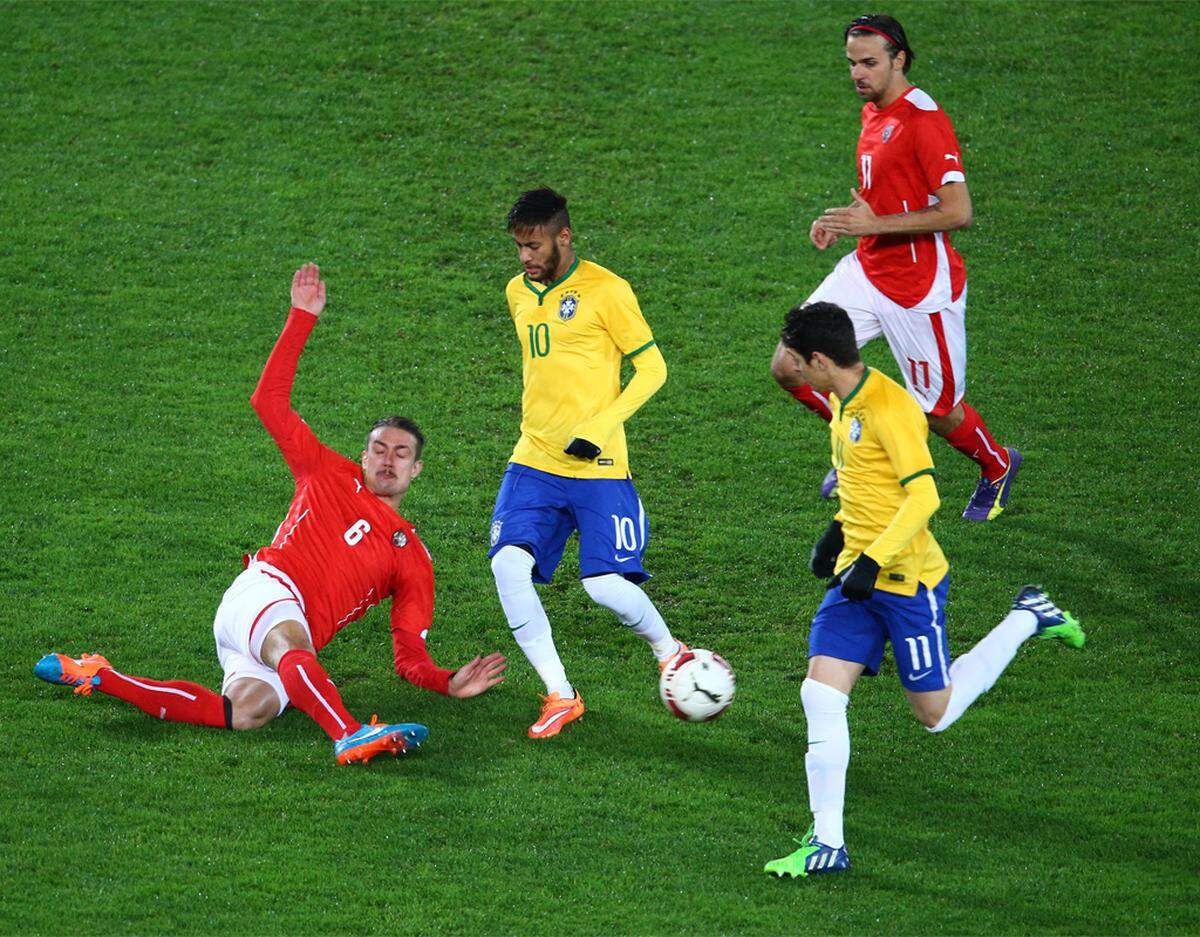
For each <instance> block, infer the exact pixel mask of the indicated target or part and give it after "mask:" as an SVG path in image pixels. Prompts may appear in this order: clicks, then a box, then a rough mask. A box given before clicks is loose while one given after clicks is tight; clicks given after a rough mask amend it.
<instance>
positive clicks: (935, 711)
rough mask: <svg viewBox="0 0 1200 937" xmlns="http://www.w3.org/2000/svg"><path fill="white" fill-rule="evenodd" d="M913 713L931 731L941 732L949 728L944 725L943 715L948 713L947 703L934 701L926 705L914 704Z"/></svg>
mask: <svg viewBox="0 0 1200 937" xmlns="http://www.w3.org/2000/svg"><path fill="white" fill-rule="evenodd" d="M913 715H914V716H916V717H917V722H919V723H921V725H923V726H924V727H925V728H926V729H928V730H929V731H930V732H941V731H942V730H943V729H945V728H947V727H946V726H944V725H942V717H943V716H945V715H946V703H944V702H943V703H934V704H930V705H926V706H914V707H913Z"/></svg>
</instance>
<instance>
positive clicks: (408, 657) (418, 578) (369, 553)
mask: <svg viewBox="0 0 1200 937" xmlns="http://www.w3.org/2000/svg"><path fill="white" fill-rule="evenodd" d="M324 308H325V284H324V282H322V281H321V278H320V271H319V270H318V268H317V266H316V265H315V264H306V265H305V266H303V267H301V268H300V269H299V270H298V271H296V275H295V277H294V278H293V279H292V309H291V312H290V314H289V315H288V319H287V324H286V325H285V326H284V328H283V334H282V335H280V337H279V341H278V342H277V343H276V345H275V350H274V351H272V352H271V356H270V358H268V359H267V364H266V367H265V368H264V369H263V373H262V377H261V379H260V380H259V382H258V387H257V388H256V389H255V391H254V395H253V396H252V397H251V398H250V402H251V403H252V404H253V406H254V409H255V411H256V412H257V413H258V416H259V418H260V419H261V420H262V422H263V425H264V426H265V427H266V429H267V432H269V433H270V434H271V437H272V438H273V439H274V440H275V443H276V445H278V447H279V450H280V452H282V453H283V458H284V460H285V461H286V462H287V465H288V468H289V469H291V471H292V475H293V476H295V479H296V493H295V495H294V496H293V499H292V505H291V508H290V510H289V511H288V514H287V517H286V518H285V519H284V521H283V523H282V524H280V525H279V528H278V529H277V530H276V531H275V537H274V539H273V540H272V541H271V545H270V546H268V547H264V548H263V549H261V550H259V551H258V552H257V553H255V554H254V555H253V556H247V557H245V564H246V569H245V571H244V572H243V573H242V574H241V575H239V576H238V577H237V579H235V580H234V581H233V585H232V586H230V587H229V590H228V591H227V592H226V593H225V597H224V598H223V599H222V601H221V605H220V607H219V608H218V609H217V614H216V620H215V622H214V624H213V635H214V637H215V638H216V643H217V657H218V659H219V660H220V662H221V667H222V669H223V670H224V671H225V678H224V681H223V682H222V684H221V692H220V693H214V692H213V691H212V690H209V689H207V688H206V687H203V686H200V685H199V684H196V683H190V682H187V681H182V680H175V681H168V682H163V681H159V680H151V679H149V678H147V677H131V676H129V675H127V674H124V673H121V672H119V671H117V670H115V669H113V667H112V666H111V665H110V664H109V662H108V661H107V660H105V659H104V658H103V657H102V656H100V655H98V654H85V655H83V657H81V658H78V659H75V658H70V657H67V656H66V655H63V654H47V655H46V656H45V657H43V658H42V659H41V660H40V661H39V662H38V664H37V666H36V667H35V668H34V672H35V673H36V674H37V675H38V676H39V677H41V678H42V679H43V680H47V681H49V682H51V683H59V684H66V685H68V686H74V687H75V688H76V689H75V692H76V693H80V694H83V695H85V696H86V695H90V694H91V693H92V691H93V690H99V691H100V692H101V693H104V694H107V695H108V696H115V697H117V698H118V699H122V700H125V701H126V702H129V703H132V704H133V705H134V706H136V707H137V708H138V709H141V710H142V711H143V712H146V713H148V714H150V715H152V716H155V717H156V718H158V719H167V720H171V721H174V722H190V723H193V724H196V725H204V726H214V727H219V728H227V729H254V728H257V727H259V726H263V725H266V723H268V722H270V721H271V720H272V719H274V718H276V717H277V716H279V715H282V713H283V711H284V709H285V708H286V707H287V706H288V704H289V703H290V704H291V705H292V706H295V707H296V708H297V709H299V710H302V711H303V712H304V713H306V714H307V715H309V716H311V717H312V718H313V719H314V720H315V721H316V722H317V724H318V725H320V726H321V728H322V729H324V730H325V731H326V732H327V733H328V734H329V737H330V738H331V739H332V740H333V742H334V754H335V756H336V758H337V760H338V762H339V763H340V764H348V763H351V762H359V763H365V762H367V761H369V760H370V759H371V758H373V757H374V756H375V755H377V754H379V753H381V752H384V751H387V752H391V753H392V754H397V753H400V752H403V751H405V749H407V748H409V747H412V746H416V745H420V744H421V743H422V742H423V741H424V740H425V738H426V736H427V735H428V730H427V729H426V728H425V726H422V725H416V724H414V723H404V724H398V725H387V724H381V723H377V722H376V721H375V720H374V719H372V721H371V724H369V725H365V726H364V725H363V724H362V723H360V722H359V721H358V720H357V719H355V718H354V717H353V716H352V715H351V714H350V712H349V711H348V710H347V709H346V707H345V705H344V704H343V703H342V699H341V696H340V695H339V693H338V691H337V688H336V687H335V686H334V685H333V682H332V681H331V680H330V679H329V676H328V675H327V674H326V673H325V669H324V668H323V667H322V666H321V664H320V663H318V661H317V656H316V655H317V651H318V650H320V649H321V648H323V647H324V646H325V645H326V644H328V643H329V641H330V640H331V639H332V638H333V636H334V635H335V634H337V632H339V631H340V630H341V629H342V628H344V627H346V625H348V624H350V622H352V621H354V620H356V619H358V618H361V617H362V616H363V615H365V614H366V612H367V610H368V609H370V608H371V607H372V606H374V605H377V604H378V603H379V602H380V601H381V600H382V599H384V598H385V597H388V596H390V597H391V599H392V614H391V629H392V643H393V647H394V650H395V663H396V672H397V673H399V674H400V676H402V677H404V678H405V679H406V680H408V681H409V682H410V683H414V684H416V685H417V686H421V687H425V688H426V689H429V690H434V691H436V692H438V693H445V694H447V695H449V696H456V697H468V696H477V695H479V694H480V693H483V692H484V691H485V690H487V689H489V688H490V687H493V686H495V685H496V684H497V683H499V682H500V681H501V680H502V679H503V671H504V667H505V662H504V658H503V657H501V656H500V655H499V654H490V655H488V656H487V657H476V658H475V659H474V660H473V661H471V662H470V663H468V664H466V665H465V666H464V667H462V668H460V669H459V670H457V671H454V672H452V671H449V670H444V669H442V668H440V667H438V666H437V665H436V664H434V662H433V661H432V660H431V659H430V657H429V653H428V652H427V651H426V649H425V638H426V635H427V634H428V633H429V627H430V624H431V622H432V618H433V564H432V562H431V560H430V557H429V552H428V550H427V549H426V548H425V545H424V544H423V543H422V542H421V541H420V539H419V538H418V537H417V533H416V531H415V530H414V529H413V526H412V524H410V523H409V522H408V521H407V520H405V519H404V518H403V517H401V516H400V514H399V513H398V509H399V507H400V502H401V500H402V499H403V498H404V495H405V492H407V491H408V486H409V484H410V483H411V482H412V481H413V480H414V479H415V478H416V477H417V476H418V475H419V474H420V473H421V468H422V465H423V463H422V462H421V447H422V446H423V444H424V441H425V440H424V437H423V436H422V434H421V431H420V429H419V428H418V427H417V425H416V424H415V423H413V422H412V421H411V420H408V419H405V418H403V417H388V418H387V419H383V420H380V421H379V422H378V423H376V424H375V425H374V426H373V427H372V428H371V431H370V433H369V434H368V435H367V442H366V448H365V449H364V450H363V453H362V456H361V459H360V462H359V463H355V462H352V461H351V460H349V459H347V458H344V457H343V456H341V455H339V454H338V453H336V452H334V451H333V450H332V449H329V448H327V447H325V446H324V445H322V444H321V443H320V441H319V440H318V439H317V437H316V435H315V434H314V433H313V431H312V430H311V429H309V427H308V424H307V423H305V422H304V421H303V420H302V419H300V416H299V415H298V414H297V413H296V412H295V411H294V410H293V409H292V408H291V393H292V382H293V380H294V378H295V375H296V365H297V363H298V361H299V359H300V353H301V351H303V349H304V344H305V342H306V341H307V339H308V335H309V333H310V332H311V331H312V328H313V326H314V325H316V322H317V317H318V316H319V315H320V314H321V311H322V309H324Z"/></svg>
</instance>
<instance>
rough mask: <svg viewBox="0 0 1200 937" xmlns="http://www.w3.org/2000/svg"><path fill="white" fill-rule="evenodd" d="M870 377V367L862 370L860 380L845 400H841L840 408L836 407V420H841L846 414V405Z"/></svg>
mask: <svg viewBox="0 0 1200 937" xmlns="http://www.w3.org/2000/svg"><path fill="white" fill-rule="evenodd" d="M870 376H871V368H870V367H865V368H863V376H862V380H861V381H859V382H858V383H857V384H855V385H854V390H852V391H850V393H848V394H847V395H846V399H845V400H843V401H842V405H841V406H840V407H838V419H839V420H840V419H841V418H842V414H843V413H845V412H846V404H848V403H849V402H850V401H851V400H853V399H854V395H855V394H857V393H858V392H859V391H860V390H862V387H863V384H865V383H867V378H869V377H870Z"/></svg>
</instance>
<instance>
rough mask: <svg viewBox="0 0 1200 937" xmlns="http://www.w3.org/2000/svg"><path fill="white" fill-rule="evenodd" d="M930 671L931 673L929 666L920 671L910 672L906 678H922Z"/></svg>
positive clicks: (931, 669)
mask: <svg viewBox="0 0 1200 937" xmlns="http://www.w3.org/2000/svg"><path fill="white" fill-rule="evenodd" d="M931 673H933V668H932V667H930V668H929V669H928V670H922V671H921V672H920V673H910V674H909V675H908V679H909V680H924V679H925V678H926V677H928V676H929V675H930V674H931Z"/></svg>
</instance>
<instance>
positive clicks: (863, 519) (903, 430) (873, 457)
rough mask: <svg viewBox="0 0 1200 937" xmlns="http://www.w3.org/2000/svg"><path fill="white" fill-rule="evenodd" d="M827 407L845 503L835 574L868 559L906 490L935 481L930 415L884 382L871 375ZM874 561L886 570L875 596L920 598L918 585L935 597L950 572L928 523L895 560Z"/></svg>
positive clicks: (876, 373) (883, 377)
mask: <svg viewBox="0 0 1200 937" xmlns="http://www.w3.org/2000/svg"><path fill="white" fill-rule="evenodd" d="M829 401H830V406H831V408H832V409H833V420H832V421H831V422H830V424H829V429H830V437H831V441H832V444H833V467H834V468H836V469H837V473H838V495H839V497H840V498H841V502H842V504H841V510H839V511H838V513H837V519H838V520H839V521H841V522H842V534H843V536H844V537H845V547H844V548H843V550H842V553H841V555H840V556H839V557H838V559H837V565H836V566H835V571H836V572H838V573H840V572H841V571H842V570H844V569H845V568H846V567H847V566H849V565H850V564H851V563H852V562H853V561H854V560H855V559H857V557H858V555H859V554H860V553H863V552H864V551H866V552H867V553H868V554H870V551H869V550H868V547H870V546H871V545H872V544H874V543H875V542H876V540H877V539H878V538H879V535H880V534H882V533H883V532H884V530H885V529H886V528H887V527H888V526H889V525H890V524H891V523H892V520H893V518H895V517H896V514H897V512H898V511H899V510H900V507H901V505H903V504H904V501H905V498H906V497H907V493H906V491H905V488H904V486H905V485H907V484H909V483H910V482H913V481H914V480H916V479H919V478H921V477H923V476H925V475H933V458H932V457H931V456H930V455H929V446H928V444H927V440H928V437H929V424H928V422H927V421H926V419H925V414H924V413H922V412H921V408H920V407H919V406H918V405H917V402H916V401H915V400H913V398H912V395H911V394H909V393H908V391H907V390H905V389H904V388H903V387H901V386H900V385H899V384H897V383H896V382H895V381H893V380H891V379H890V378H889V377H888V376H887V375H885V374H881V373H880V372H879V371H876V370H874V369H872V368H867V369H866V372H865V373H864V374H863V379H862V380H861V381H860V382H859V384H858V386H857V387H855V388H854V390H853V391H851V392H850V393H849V394H847V395H846V399H845V400H839V399H838V397H837V396H836V395H835V394H831V395H830V397H829ZM933 490H934V489H932V488H930V491H933ZM934 505H936V494H934V495H931V504H930V509H931V510H932V508H933V506H934ZM870 555H872V558H873V559H875V560H876V561H877V562H879V564H880V567H881V568H880V571H879V578H878V579H877V580H876V582H875V588H877V589H882V590H883V591H885V592H894V593H898V594H899V595H915V594H916V591H917V585H918V583H920V584H923V585H924V586H925V587H926V588H928V589H932V588H933V587H934V586H936V585H937V584H938V583H939V582H941V580H942V578H943V577H944V576H945V575H946V573H947V572H948V571H949V569H950V566H949V564H947V562H946V557H945V555H944V554H943V553H942V548H941V547H940V546H938V542H937V541H936V540H935V539H934V537H933V534H931V533H930V532H929V527H928V524H927V523H926V524H923V525H922V526H921V529H920V530H918V531H917V533H916V535H915V536H913V538H912V539H911V540H909V541H908V542H907V544H905V545H904V546H903V547H901V548H900V550H899V552H898V553H896V554H895V555H894V556H893V557H892V558H891V559H890V560H886V557H880V556H877V555H874V554H870Z"/></svg>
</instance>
